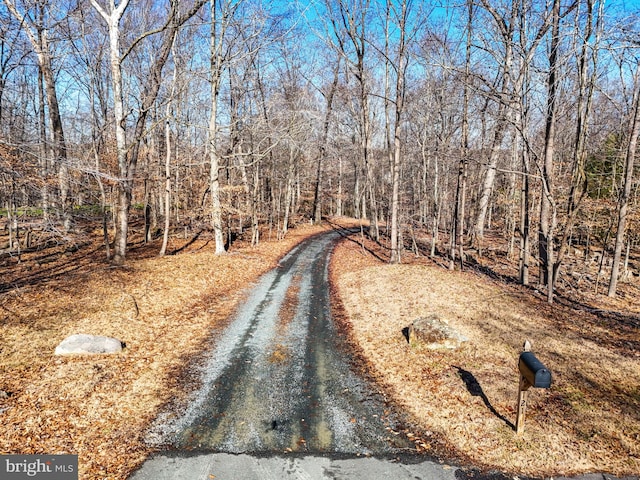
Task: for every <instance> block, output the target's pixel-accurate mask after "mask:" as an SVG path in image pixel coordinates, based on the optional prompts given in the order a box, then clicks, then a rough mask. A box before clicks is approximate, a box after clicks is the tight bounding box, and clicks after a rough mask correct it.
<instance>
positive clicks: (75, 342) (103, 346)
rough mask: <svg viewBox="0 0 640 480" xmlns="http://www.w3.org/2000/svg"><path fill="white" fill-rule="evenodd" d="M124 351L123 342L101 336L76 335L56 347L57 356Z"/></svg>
mask: <svg viewBox="0 0 640 480" xmlns="http://www.w3.org/2000/svg"><path fill="white" fill-rule="evenodd" d="M121 351H122V342H121V341H120V340H118V339H116V338H111V337H103V336H100V335H86V334H76V335H71V336H70V337H67V338H65V339H64V340H63V341H62V342H61V343H60V345H58V346H57V347H56V350H55V352H54V353H55V355H74V354H92V355H96V354H104V353H118V352H121Z"/></svg>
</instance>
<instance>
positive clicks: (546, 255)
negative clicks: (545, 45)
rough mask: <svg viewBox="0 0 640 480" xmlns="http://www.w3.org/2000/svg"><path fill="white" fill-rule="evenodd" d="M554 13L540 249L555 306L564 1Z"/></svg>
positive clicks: (542, 277)
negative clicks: (555, 199)
mask: <svg viewBox="0 0 640 480" xmlns="http://www.w3.org/2000/svg"><path fill="white" fill-rule="evenodd" d="M552 8H553V11H552V33H551V51H550V54H549V76H548V79H547V88H548V97H547V113H546V128H545V145H544V164H543V166H542V188H543V192H542V195H541V204H540V225H539V230H538V248H539V250H540V252H539V256H540V283H541V284H543V285H546V286H547V289H548V291H547V301H548V302H549V303H553V266H554V261H553V235H554V228H553V227H554V225H553V223H554V217H555V213H554V211H553V210H555V205H554V202H553V183H552V178H553V155H554V151H555V147H554V142H555V131H556V110H557V106H556V101H557V98H556V94H557V88H558V84H557V83H558V82H557V70H558V46H559V44H560V0H554V2H553V7H552Z"/></svg>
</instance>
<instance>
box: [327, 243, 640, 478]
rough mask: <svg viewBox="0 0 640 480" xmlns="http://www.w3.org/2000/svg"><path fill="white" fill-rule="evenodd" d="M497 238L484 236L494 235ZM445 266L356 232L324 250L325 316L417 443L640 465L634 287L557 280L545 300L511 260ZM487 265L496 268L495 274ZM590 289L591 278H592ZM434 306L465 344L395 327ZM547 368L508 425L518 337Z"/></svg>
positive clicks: (639, 327) (518, 467) (546, 464)
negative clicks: (519, 427)
mask: <svg viewBox="0 0 640 480" xmlns="http://www.w3.org/2000/svg"><path fill="white" fill-rule="evenodd" d="M494 246H496V245H494ZM478 262H479V263H476V264H475V266H474V267H469V268H467V269H465V271H462V272H461V271H459V270H456V271H450V270H449V269H448V268H446V267H445V265H443V264H438V263H437V262H434V261H432V260H430V259H429V258H427V257H425V256H414V255H409V254H407V255H405V256H404V257H403V263H402V264H401V265H389V264H388V250H387V249H385V248H384V247H383V246H381V245H379V244H376V243H374V242H371V241H366V240H365V239H363V238H357V239H355V238H352V241H345V242H342V243H341V244H340V245H339V246H338V247H337V249H336V250H335V251H334V255H333V258H332V271H331V278H332V285H333V288H334V289H335V292H336V295H335V296H334V297H335V298H338V299H339V302H337V303H338V305H337V308H338V314H337V317H338V318H339V319H341V320H342V323H343V324H344V326H345V328H346V329H347V330H348V331H349V332H350V334H351V335H350V337H351V342H352V345H353V348H354V349H355V350H356V351H357V352H358V353H359V355H358V356H359V358H360V359H361V360H362V363H363V364H364V365H365V366H366V368H367V370H368V371H369V373H370V374H371V375H372V376H373V377H374V378H375V379H376V380H377V381H378V382H379V383H380V384H381V385H383V386H384V387H385V389H386V392H387V394H388V396H389V397H390V398H392V399H393V401H394V402H395V403H396V404H398V405H400V406H401V407H402V408H403V409H404V410H406V411H407V412H408V414H409V416H410V419H411V420H410V423H409V426H408V433H409V435H410V437H412V438H413V439H414V441H415V444H416V447H417V448H418V449H419V450H424V451H427V452H429V451H431V452H434V453H436V454H437V455H440V456H445V457H449V458H458V459H461V460H462V461H463V462H468V463H470V464H472V465H477V466H479V467H480V468H485V469H495V468H497V469H499V470H501V471H503V472H510V473H513V474H514V475H531V476H536V477H537V476H555V475H563V476H570V475H576V474H580V473H587V472H603V473H610V474H614V475H618V476H622V475H639V474H640V301H639V299H640V288H638V285H637V284H633V283H626V284H624V285H622V286H621V292H620V294H619V295H618V297H617V298H616V299H610V298H608V297H606V295H602V294H601V295H596V294H594V293H591V291H592V290H591V287H593V286H592V285H591V286H589V287H587V285H584V286H583V287H582V290H581V292H580V295H579V296H578V295H577V294H576V292H575V291H573V290H571V291H570V292H569V293H572V294H573V298H568V297H566V296H564V295H566V294H567V291H566V290H561V291H560V292H559V295H558V297H557V299H556V303H555V304H553V305H549V304H548V303H547V301H546V296H545V295H544V293H542V292H538V291H537V290H536V289H535V288H526V287H522V286H519V285H517V284H516V283H515V281H513V279H514V278H516V274H517V269H516V267H517V264H516V265H510V264H509V262H508V261H507V260H506V259H505V258H504V257H500V256H492V258H482V259H480V260H478ZM496 272H500V273H496ZM601 290H602V288H601ZM430 315H437V316H438V317H439V318H440V319H441V320H443V321H445V322H447V323H448V324H449V326H451V327H453V328H454V329H455V330H457V331H458V332H459V333H461V334H463V335H465V336H466V337H467V338H468V339H469V342H468V343H464V344H463V345H462V347H460V348H459V349H456V350H428V349H426V348H425V347H420V346H418V347H415V346H411V345H409V343H408V342H407V340H406V338H405V336H404V335H403V333H402V330H403V329H404V328H405V327H407V326H408V325H409V324H411V322H412V321H414V320H415V319H417V318H420V317H428V316H430ZM526 339H528V340H530V341H531V343H532V344H533V349H532V350H533V351H534V353H536V355H537V356H538V358H539V359H540V360H541V361H542V362H543V363H544V364H545V366H546V367H547V368H548V369H549V370H550V371H551V372H552V386H551V388H550V389H548V390H545V389H530V393H529V402H528V406H527V413H526V422H525V431H524V434H523V435H521V436H517V435H516V433H515V431H514V428H515V427H514V424H515V423H516V407H517V398H518V381H519V372H518V368H517V364H518V356H519V354H520V352H521V351H522V346H523V343H524V341H525V340H526Z"/></svg>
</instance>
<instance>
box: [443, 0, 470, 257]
mask: <svg viewBox="0 0 640 480" xmlns="http://www.w3.org/2000/svg"><path fill="white" fill-rule="evenodd" d="M467 10H468V12H467V13H468V17H467V44H466V50H465V62H464V86H463V88H464V92H463V95H462V98H463V100H462V138H461V141H460V143H461V145H460V147H461V148H460V160H459V162H458V177H457V181H456V199H455V208H454V218H453V222H452V225H453V228H452V229H451V242H450V243H451V253H450V262H449V269H450V270H453V269H454V267H455V259H456V243H457V245H458V249H459V251H458V257H459V260H460V270H462V269H463V268H464V213H465V204H466V190H467V169H468V167H467V165H468V162H469V87H470V85H469V80H470V73H471V72H470V70H471V46H472V43H471V40H472V31H471V29H472V27H473V2H472V1H471V0H467Z"/></svg>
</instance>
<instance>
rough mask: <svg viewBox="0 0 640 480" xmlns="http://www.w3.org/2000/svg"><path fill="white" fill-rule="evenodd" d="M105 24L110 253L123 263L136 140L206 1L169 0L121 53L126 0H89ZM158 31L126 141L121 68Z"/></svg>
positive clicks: (137, 147) (142, 130) (138, 141)
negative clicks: (112, 203)
mask: <svg viewBox="0 0 640 480" xmlns="http://www.w3.org/2000/svg"><path fill="white" fill-rule="evenodd" d="M90 1H91V5H92V6H93V7H94V8H95V9H96V11H97V12H98V13H99V14H100V16H101V17H102V18H103V19H104V21H105V23H106V24H107V28H108V31H109V45H110V65H111V82H112V87H113V97H114V117H115V118H114V129H115V135H116V149H117V158H118V169H119V175H120V178H119V181H118V185H117V187H118V200H117V206H116V232H115V239H114V254H113V258H112V262H113V263H114V264H115V265H122V264H124V262H125V258H126V252H127V238H128V229H129V209H130V207H131V198H132V192H133V184H134V179H135V176H136V167H137V164H138V156H139V153H140V143H141V141H142V139H143V137H144V135H145V131H146V122H147V117H148V115H149V112H150V111H151V108H152V107H153V104H154V103H155V101H156V98H157V96H158V92H159V90H160V86H161V84H162V80H163V78H162V71H163V69H164V65H165V64H166V62H167V59H168V58H169V55H170V53H171V49H172V46H173V42H174V40H175V37H176V35H177V34H178V31H179V29H180V27H182V25H184V24H185V23H186V22H187V21H188V20H189V19H190V18H191V17H193V15H195V14H196V13H197V12H198V10H200V8H201V7H202V6H203V5H204V4H205V3H206V0H196V1H195V2H194V3H193V4H192V5H190V6H189V8H188V9H186V10H185V11H183V12H181V11H180V7H179V4H178V2H177V1H175V0H171V1H170V4H169V9H168V13H167V18H166V20H165V22H164V24H163V25H161V26H160V27H159V28H157V29H154V30H150V31H148V32H145V33H143V34H142V35H140V36H139V37H138V38H137V39H135V40H134V41H133V42H132V43H131V45H130V46H129V48H128V49H127V50H126V51H125V53H124V54H123V53H122V52H121V45H120V43H121V34H122V32H121V29H120V21H121V19H122V17H123V15H124V13H125V10H126V9H127V7H128V5H129V0H123V1H122V2H121V3H119V4H118V5H117V6H116V4H115V1H114V0H110V1H109V4H108V6H106V7H105V6H102V5H101V4H100V3H99V2H98V0H90ZM159 34H162V35H163V36H162V41H161V44H160V48H159V49H158V51H157V52H156V56H155V58H154V60H153V61H152V63H151V65H150V66H149V70H148V74H147V76H146V79H145V80H146V82H145V84H144V88H143V91H142V99H141V106H140V110H139V113H138V115H137V118H136V119H135V123H134V125H135V126H134V132H133V134H132V135H131V141H130V142H128V141H127V124H128V123H129V122H128V120H127V117H128V115H129V113H128V112H127V111H126V109H125V102H124V98H123V85H122V67H123V61H124V59H125V58H126V57H127V56H128V55H129V54H130V53H131V52H132V51H133V50H134V49H135V47H136V46H137V45H138V44H139V43H140V42H142V41H143V40H144V39H146V38H148V37H150V36H152V35H159Z"/></svg>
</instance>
